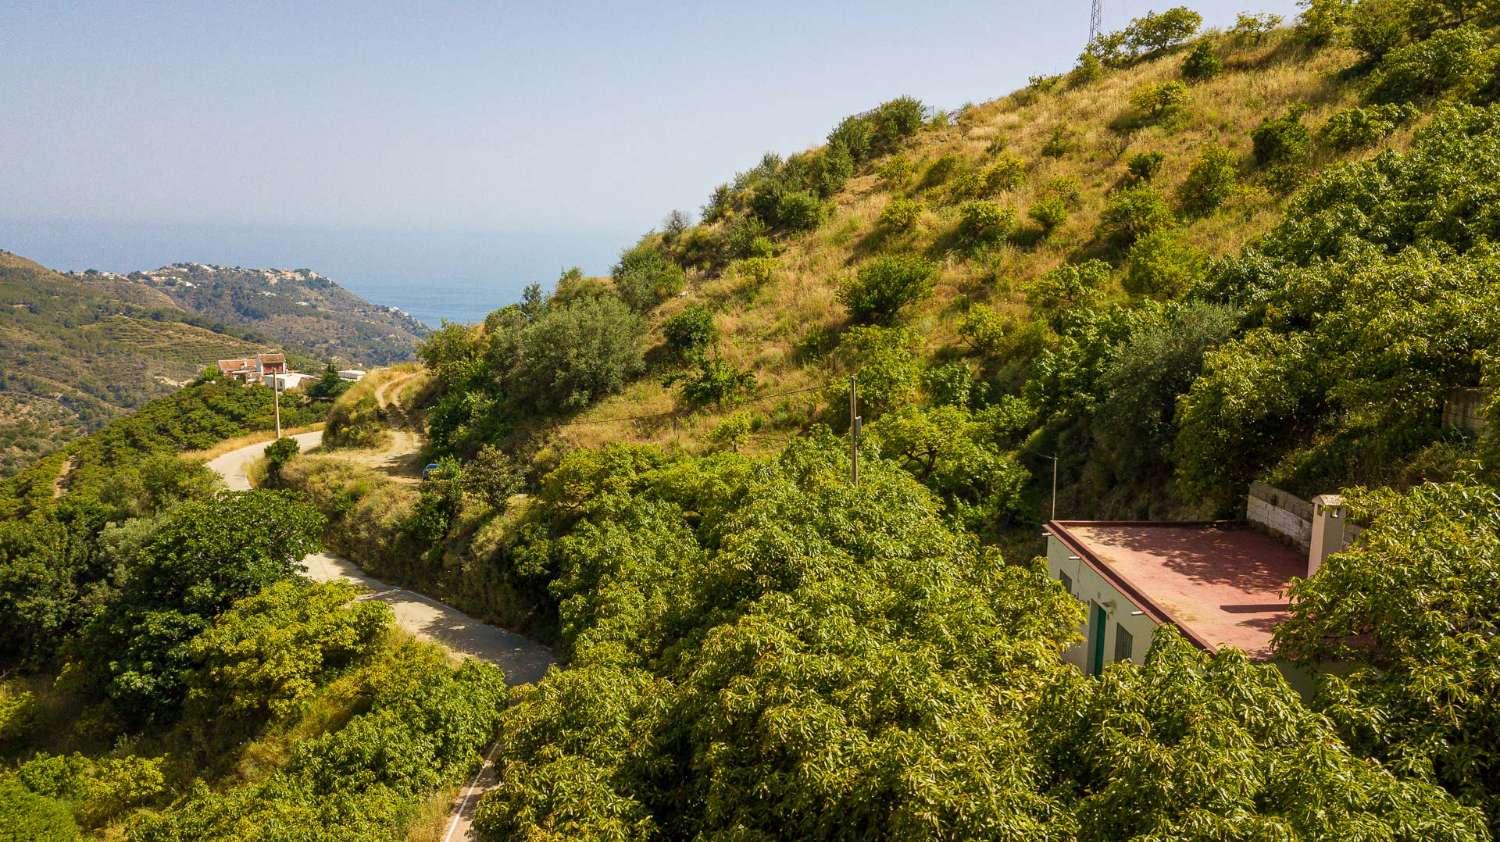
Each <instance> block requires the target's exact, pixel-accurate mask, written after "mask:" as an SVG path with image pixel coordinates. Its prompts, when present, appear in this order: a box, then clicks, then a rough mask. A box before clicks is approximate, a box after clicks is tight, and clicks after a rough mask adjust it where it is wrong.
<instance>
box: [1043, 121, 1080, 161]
mask: <svg viewBox="0 0 1500 842" xmlns="http://www.w3.org/2000/svg"><path fill="white" fill-rule="evenodd" d="M1077 148H1078V133H1077V132H1075V131H1073V130H1072V129H1070V128H1068V127H1067V126H1063V125H1057V126H1053V127H1052V131H1051V132H1049V133H1048V135H1047V140H1046V142H1045V143H1043V144H1042V154H1043V155H1045V156H1047V157H1048V158H1061V157H1063V156H1064V155H1066V154H1068V153H1069V152H1072V151H1073V150H1074V149H1077Z"/></svg>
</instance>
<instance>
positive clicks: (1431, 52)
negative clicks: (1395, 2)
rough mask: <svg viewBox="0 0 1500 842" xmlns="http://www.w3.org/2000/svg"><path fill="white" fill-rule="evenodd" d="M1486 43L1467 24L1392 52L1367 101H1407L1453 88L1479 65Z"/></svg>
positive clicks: (1383, 61) (1485, 37) (1381, 67)
mask: <svg viewBox="0 0 1500 842" xmlns="http://www.w3.org/2000/svg"><path fill="white" fill-rule="evenodd" d="M1489 44H1490V40H1489V38H1488V36H1486V35H1485V34H1484V33H1483V32H1482V31H1480V30H1479V29H1477V28H1475V27H1474V26H1472V25H1469V26H1461V27H1459V28H1457V29H1444V30H1440V31H1438V32H1436V33H1434V34H1433V36H1432V37H1431V38H1428V39H1427V40H1425V41H1419V42H1417V43H1415V44H1411V45H1409V46H1406V47H1402V48H1400V49H1398V50H1393V51H1392V52H1391V53H1390V54H1389V55H1387V56H1385V58H1384V59H1382V60H1381V62H1380V67H1379V68H1378V69H1377V71H1376V73H1375V80H1374V84H1373V85H1372V86H1371V88H1370V94H1369V98H1370V101H1372V102H1377V103H1379V102H1410V101H1412V100H1416V99H1421V98H1423V97H1430V96H1437V95H1439V94H1442V93H1444V92H1445V91H1448V90H1450V89H1452V88H1455V87H1457V86H1458V84H1459V83H1460V82H1462V81H1463V80H1464V77H1465V76H1467V75H1468V74H1470V73H1471V72H1472V71H1473V70H1474V68H1475V67H1476V66H1477V65H1478V64H1479V63H1480V56H1481V55H1482V54H1483V53H1484V51H1485V49H1486V48H1487V47H1488V46H1489Z"/></svg>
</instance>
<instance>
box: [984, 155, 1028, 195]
mask: <svg viewBox="0 0 1500 842" xmlns="http://www.w3.org/2000/svg"><path fill="white" fill-rule="evenodd" d="M1025 178H1026V162H1025V161H1024V160H1022V159H1021V158H1019V157H1017V156H1015V155H1011V154H1010V153H1007V152H1002V153H1000V154H999V155H998V156H997V157H996V158H995V163H994V164H992V165H991V166H990V167H989V168H988V169H986V170H985V171H984V186H985V188H986V189H988V190H989V191H990V192H991V193H1000V192H1003V191H1006V190H1014V189H1016V188H1017V187H1020V186H1021V182H1022V181H1023V180H1024V179H1025Z"/></svg>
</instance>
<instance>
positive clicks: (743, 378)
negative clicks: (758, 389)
mask: <svg viewBox="0 0 1500 842" xmlns="http://www.w3.org/2000/svg"><path fill="white" fill-rule="evenodd" d="M694 364H695V365H696V367H697V370H696V371H695V372H694V373H693V374H692V375H691V376H689V377H688V378H687V379H686V380H684V381H683V383H682V397H683V398H684V399H685V400H686V401H687V402H688V403H689V404H691V405H693V406H706V405H708V404H713V405H715V406H731V405H733V404H735V403H737V402H739V401H740V400H741V399H743V398H745V397H747V396H749V395H750V393H752V392H754V391H755V375H754V374H752V373H750V372H748V371H741V370H740V369H738V368H736V367H735V366H734V364H733V363H730V362H728V361H726V360H724V359H723V358H722V357H720V356H719V355H718V354H699V355H698V358H697V359H696V360H694Z"/></svg>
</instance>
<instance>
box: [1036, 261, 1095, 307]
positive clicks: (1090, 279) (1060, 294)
mask: <svg viewBox="0 0 1500 842" xmlns="http://www.w3.org/2000/svg"><path fill="white" fill-rule="evenodd" d="M1107 283H1109V264H1108V263H1105V262H1104V261H1102V260H1087V261H1084V262H1083V263H1064V264H1063V265H1061V266H1058V267H1057V268H1055V269H1052V270H1051V271H1048V272H1045V273H1043V274H1042V275H1041V276H1040V277H1038V278H1037V279H1036V280H1033V281H1032V282H1031V283H1030V284H1027V286H1026V303H1027V304H1028V305H1029V306H1030V307H1031V308H1032V309H1033V310H1035V311H1037V312H1038V313H1041V314H1044V315H1049V316H1051V315H1057V314H1060V313H1064V312H1066V311H1068V310H1072V309H1075V308H1080V307H1091V306H1093V305H1094V304H1096V303H1098V301H1099V298H1100V296H1101V294H1102V292H1103V290H1104V286H1105V284H1107Z"/></svg>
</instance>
